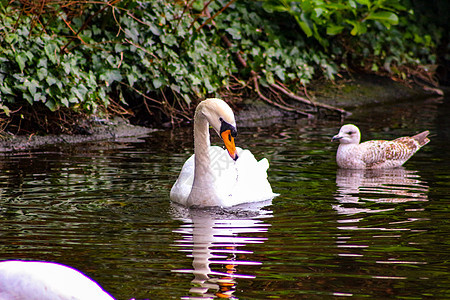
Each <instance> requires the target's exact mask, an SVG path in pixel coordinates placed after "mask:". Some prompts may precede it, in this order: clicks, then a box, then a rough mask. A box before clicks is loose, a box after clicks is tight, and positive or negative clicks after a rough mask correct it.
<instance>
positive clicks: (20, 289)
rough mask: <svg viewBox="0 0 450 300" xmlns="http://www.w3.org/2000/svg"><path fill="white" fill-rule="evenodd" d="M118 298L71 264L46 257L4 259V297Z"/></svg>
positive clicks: (0, 289)
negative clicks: (54, 261) (36, 258)
mask: <svg viewBox="0 0 450 300" xmlns="http://www.w3.org/2000/svg"><path fill="white" fill-rule="evenodd" d="M24 299H26V300H92V299H95V300H114V298H113V297H111V296H110V295H109V294H108V293H107V292H105V291H104V290H103V289H102V288H101V287H100V286H99V285H98V284H97V283H96V282H94V281H93V280H92V279H90V278H89V277H87V276H85V275H83V274H82V273H80V272H79V271H77V270H75V269H72V268H70V267H67V266H64V265H60V264H56V263H50V262H42V261H18V260H9V261H3V262H0V300H24Z"/></svg>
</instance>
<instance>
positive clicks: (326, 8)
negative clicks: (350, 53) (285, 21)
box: [263, 0, 405, 48]
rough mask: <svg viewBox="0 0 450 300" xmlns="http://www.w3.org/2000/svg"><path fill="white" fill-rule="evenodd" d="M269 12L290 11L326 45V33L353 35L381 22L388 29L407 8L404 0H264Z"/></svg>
mask: <svg viewBox="0 0 450 300" xmlns="http://www.w3.org/2000/svg"><path fill="white" fill-rule="evenodd" d="M263 1H264V3H263V7H264V8H265V9H266V10H267V11H269V12H274V11H277V12H287V13H289V14H291V15H292V16H293V17H294V18H295V20H296V21H297V23H298V25H299V26H300V28H301V29H302V30H303V32H304V33H305V34H306V36H307V37H314V38H315V39H316V40H317V41H318V42H319V43H320V44H321V45H322V46H324V47H325V48H326V47H328V46H329V42H328V40H327V37H326V36H327V35H330V36H333V35H337V34H340V33H342V32H344V31H345V30H349V31H350V34H351V35H361V34H364V33H366V32H367V30H368V28H369V27H370V26H371V25H372V24H373V23H374V22H379V23H380V24H382V25H384V26H385V27H386V28H387V29H390V28H391V25H397V24H398V15H397V13H398V12H400V11H404V10H405V7H403V6H402V5H401V4H400V2H401V0H388V1H386V0H342V1H324V0H297V1H286V0H263Z"/></svg>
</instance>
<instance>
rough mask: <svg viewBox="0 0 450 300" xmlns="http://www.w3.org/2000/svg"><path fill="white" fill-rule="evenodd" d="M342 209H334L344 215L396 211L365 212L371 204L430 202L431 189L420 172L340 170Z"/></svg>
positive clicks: (338, 179) (339, 197)
mask: <svg viewBox="0 0 450 300" xmlns="http://www.w3.org/2000/svg"><path fill="white" fill-rule="evenodd" d="M336 185H337V194H336V195H335V198H336V200H338V201H339V204H338V205H333V208H334V209H335V210H336V211H337V212H338V213H340V214H356V213H360V212H365V213H376V212H382V211H388V210H393V209H394V208H392V207H391V208H385V209H370V208H361V207H363V206H365V205H366V204H367V203H368V202H376V203H401V202H409V201H428V196H427V192H428V186H427V185H426V183H425V182H423V181H421V180H420V176H419V175H418V174H417V171H411V170H406V169H405V168H404V167H399V168H394V169H377V170H370V169H369V170H351V169H338V171H337V174H336Z"/></svg>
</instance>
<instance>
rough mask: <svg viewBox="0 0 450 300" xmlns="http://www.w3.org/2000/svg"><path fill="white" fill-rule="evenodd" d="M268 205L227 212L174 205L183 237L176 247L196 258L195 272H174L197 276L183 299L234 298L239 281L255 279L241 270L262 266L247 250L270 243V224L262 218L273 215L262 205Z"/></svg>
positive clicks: (177, 241)
mask: <svg viewBox="0 0 450 300" xmlns="http://www.w3.org/2000/svg"><path fill="white" fill-rule="evenodd" d="M269 204H270V201H269V203H268V202H267V201H266V202H260V203H253V204H251V207H250V206H249V205H245V206H240V207H234V208H233V209H230V208H228V209H227V210H224V209H220V208H206V209H205V208H202V209H200V208H198V209H195V208H190V209H188V208H185V207H181V206H178V205H176V204H174V205H173V208H174V212H175V213H174V214H175V218H176V219H179V220H182V221H183V224H182V225H181V226H180V228H179V229H177V230H175V231H174V232H175V233H178V234H180V235H181V236H182V238H181V239H179V240H176V241H175V246H176V247H179V248H180V249H179V251H180V252H183V253H188V254H187V256H188V257H192V259H193V260H192V266H193V269H190V270H189V269H188V270H172V271H173V272H177V273H191V274H193V275H194V278H193V280H192V281H191V283H192V285H191V288H190V291H189V292H190V296H188V297H185V298H183V299H199V298H233V293H234V291H235V290H236V285H237V281H236V279H238V278H255V276H253V275H251V274H243V273H240V272H241V271H240V270H238V269H245V266H254V265H261V262H257V261H253V260H251V255H252V253H253V252H252V251H249V250H248V249H245V247H246V246H247V245H249V244H261V243H264V242H265V241H266V240H267V237H265V235H266V234H265V233H266V232H267V230H268V227H269V224H267V223H265V222H264V221H263V219H265V218H270V217H272V212H271V211H269V210H265V209H263V206H267V205H269Z"/></svg>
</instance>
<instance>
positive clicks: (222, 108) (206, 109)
mask: <svg viewBox="0 0 450 300" xmlns="http://www.w3.org/2000/svg"><path fill="white" fill-rule="evenodd" d="M198 113H201V114H203V115H204V116H205V117H206V119H207V120H208V123H209V124H210V125H211V127H212V128H213V129H214V130H215V131H216V132H217V134H218V135H219V136H220V137H221V138H222V139H223V142H224V143H225V147H226V148H227V150H228V154H229V155H230V156H231V158H232V159H234V160H236V159H238V155H237V152H236V146H235V144H234V138H235V137H236V136H237V129H236V121H235V119H234V114H233V111H232V110H231V108H230V106H228V104H226V103H225V101H223V100H221V99H217V98H209V99H206V100H204V101H202V102H200V104H199V105H198V107H197V110H196V115H197V114H198Z"/></svg>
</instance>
